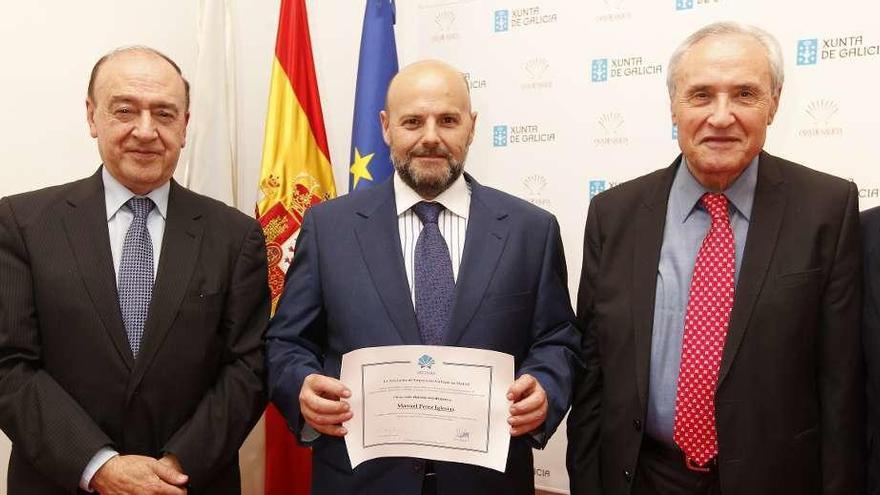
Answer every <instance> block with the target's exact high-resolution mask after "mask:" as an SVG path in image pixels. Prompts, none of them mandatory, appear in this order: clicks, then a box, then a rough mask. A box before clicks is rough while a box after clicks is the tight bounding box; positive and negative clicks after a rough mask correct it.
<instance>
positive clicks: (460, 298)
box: [443, 175, 507, 345]
mask: <svg viewBox="0 0 880 495" xmlns="http://www.w3.org/2000/svg"><path fill="white" fill-rule="evenodd" d="M466 177H467V179H468V182H470V184H471V206H470V212H469V215H470V218H468V226H467V232H466V234H465V244H464V252H463V253H462V257H461V266H460V267H459V269H458V280H457V281H456V283H455V293H454V295H453V303H452V315H451V316H450V319H449V328H448V329H447V331H446V336H445V337H444V339H443V343H444V344H445V345H455V344H456V343H457V342H458V340H459V339H460V338H461V335H462V333H463V332H464V329H465V328H467V325H468V323H470V321H471V319H472V318H473V316H474V313H475V312H476V310H477V308H478V307H479V306H480V303H481V302H482V301H483V294H484V293H485V292H486V289H487V288H488V287H489V282H490V281H491V280H492V275H493V274H494V273H495V268H496V267H497V266H498V260H499V259H500V258H501V253H502V251H504V244H505V243H506V242H507V222H506V221H505V220H506V218H507V213H506V212H503V211H498V210H496V209H494V208H492V207H490V206H489V205H488V204H487V203H486V198H485V189H484V188H483V186H481V185H480V184H479V183H478V182H477V181H476V180H474V179H473V178H472V177H470V176H469V175H468V176H466Z"/></svg>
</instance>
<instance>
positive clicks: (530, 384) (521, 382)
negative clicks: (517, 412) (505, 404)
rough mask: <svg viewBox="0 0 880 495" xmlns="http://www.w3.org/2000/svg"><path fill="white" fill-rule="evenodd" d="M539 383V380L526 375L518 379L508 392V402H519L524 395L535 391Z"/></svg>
mask: <svg viewBox="0 0 880 495" xmlns="http://www.w3.org/2000/svg"><path fill="white" fill-rule="evenodd" d="M537 383H538V382H537V380H535V379H534V378H533V377H532V375H528V374H526V375H523V376H521V377H519V378H517V379H516V380H515V381H514V382H513V384H512V385H511V386H510V388H509V389H508V390H507V400H512V401H514V402H515V401H518V400H519V399H520V398H521V397H522V396H523V394H525V393H527V392H528V391H529V390H531V389H533V388H534V387H535V385H536V384H537Z"/></svg>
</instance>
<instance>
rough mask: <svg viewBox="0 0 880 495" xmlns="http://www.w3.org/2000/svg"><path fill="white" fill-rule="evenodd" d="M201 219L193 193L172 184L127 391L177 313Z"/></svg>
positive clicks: (196, 250)
mask: <svg viewBox="0 0 880 495" xmlns="http://www.w3.org/2000/svg"><path fill="white" fill-rule="evenodd" d="M201 218H202V212H201V209H199V208H198V206H197V204H196V203H195V201H193V196H192V193H191V192H189V191H187V190H185V189H183V188H182V187H180V186H179V185H178V184H177V183H176V182H174V181H172V182H171V191H170V192H169V195H168V218H167V219H166V220H165V233H164V235H163V238H162V252H161V254H160V255H159V256H160V257H159V270H158V272H157V273H156V282H155V283H154V284H153V299H152V300H151V301H150V309H149V313H148V314H147V322H146V324H145V325H144V340H143V342H142V343H141V351H140V353H139V355H138V358H137V360H136V361H135V368H134V377H133V379H132V380H131V382H130V383H129V390H130V391H131V390H134V388H135V387H137V385H138V384H139V383H140V380H141V378H142V377H143V375H144V372H145V371H146V370H147V369H148V368H149V366H150V363H151V362H152V360H153V358H154V357H155V356H156V352H157V351H158V350H159V348H160V347H161V346H162V342H163V341H164V340H165V336H166V335H167V334H168V331H169V330H170V329H171V324H172V323H173V322H174V317H175V316H176V315H177V312H178V310H179V309H180V304H181V302H182V301H183V296H184V295H185V294H186V289H187V286H188V285H189V280H190V278H191V277H192V273H193V270H194V269H195V266H196V263H197V259H198V254H199V247H200V245H201V242H202V230H203V225H202V223H201Z"/></svg>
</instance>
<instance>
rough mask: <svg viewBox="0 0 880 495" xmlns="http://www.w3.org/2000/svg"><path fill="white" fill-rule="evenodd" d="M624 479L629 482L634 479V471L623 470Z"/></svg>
mask: <svg viewBox="0 0 880 495" xmlns="http://www.w3.org/2000/svg"><path fill="white" fill-rule="evenodd" d="M623 479H625V480H626V482H627V483H629V482H630V481H632V479H633V474H632V471H630V470H629V469H624V470H623Z"/></svg>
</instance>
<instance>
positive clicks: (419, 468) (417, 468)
mask: <svg viewBox="0 0 880 495" xmlns="http://www.w3.org/2000/svg"><path fill="white" fill-rule="evenodd" d="M412 468H413V472H415V473H422V472H424V471H425V461H413V465H412Z"/></svg>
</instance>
